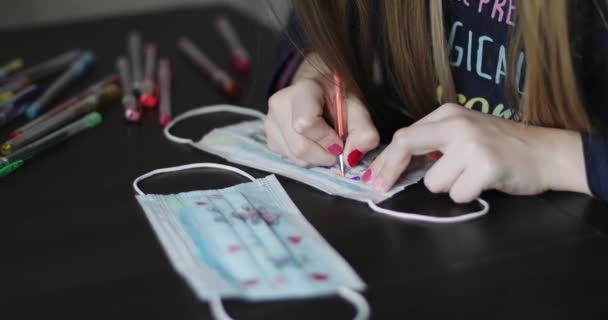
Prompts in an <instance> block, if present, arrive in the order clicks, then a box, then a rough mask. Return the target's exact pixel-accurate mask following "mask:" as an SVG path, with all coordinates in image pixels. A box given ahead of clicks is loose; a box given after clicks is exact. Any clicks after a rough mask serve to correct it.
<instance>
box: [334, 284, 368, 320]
mask: <svg viewBox="0 0 608 320" xmlns="http://www.w3.org/2000/svg"><path fill="white" fill-rule="evenodd" d="M338 295H340V297H342V298H343V299H344V300H346V301H348V302H350V304H352V305H353V306H355V309H356V310H357V314H355V317H354V318H353V319H354V320H367V319H369V318H370V316H371V311H370V308H369V304H368V303H367V300H365V298H364V297H363V296H362V295H361V294H360V293H359V292H357V291H355V290H353V289H351V288H347V287H342V288H339V289H338Z"/></svg>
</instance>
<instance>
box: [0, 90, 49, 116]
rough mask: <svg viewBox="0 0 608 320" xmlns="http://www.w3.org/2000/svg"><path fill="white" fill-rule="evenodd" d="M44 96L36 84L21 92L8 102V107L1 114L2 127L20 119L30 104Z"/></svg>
mask: <svg viewBox="0 0 608 320" xmlns="http://www.w3.org/2000/svg"><path fill="white" fill-rule="evenodd" d="M41 94H42V88H41V87H40V86H37V85H35V84H33V85H30V86H29V87H27V88H25V89H23V90H21V91H20V92H19V93H17V95H15V97H14V98H13V99H12V100H11V101H10V102H8V105H7V106H6V107H5V108H3V109H2V112H0V126H3V125H5V124H7V123H8V122H10V121H12V120H13V119H15V118H17V117H19V116H20V115H22V114H23V112H24V111H25V108H26V107H27V105H28V103H29V102H30V101H32V100H34V99H36V98H38V97H39V96H40V95H41Z"/></svg>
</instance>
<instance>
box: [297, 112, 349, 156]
mask: <svg viewBox="0 0 608 320" xmlns="http://www.w3.org/2000/svg"><path fill="white" fill-rule="evenodd" d="M310 103H311V102H310V101H306V100H297V101H294V102H293V108H292V114H291V126H292V128H293V131H295V133H297V134H299V135H302V136H303V137H305V138H307V139H309V140H311V141H313V142H315V143H316V144H318V145H319V146H320V147H321V148H322V149H324V150H326V151H327V152H329V153H330V154H333V156H334V157H336V156H338V155H339V154H340V153H342V141H341V140H340V137H338V134H337V133H336V132H335V131H334V129H333V128H332V127H330V126H329V124H327V122H326V121H325V118H324V117H323V108H322V107H312V108H311V106H310ZM314 103H315V104H322V103H323V102H321V101H315V102H314Z"/></svg>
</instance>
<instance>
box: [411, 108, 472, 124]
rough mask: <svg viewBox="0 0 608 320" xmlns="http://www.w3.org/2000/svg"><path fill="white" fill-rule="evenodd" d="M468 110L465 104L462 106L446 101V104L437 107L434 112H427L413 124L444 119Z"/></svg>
mask: <svg viewBox="0 0 608 320" xmlns="http://www.w3.org/2000/svg"><path fill="white" fill-rule="evenodd" d="M467 111H469V110H467V109H466V108H464V107H463V106H460V105H457V104H454V103H446V104H443V105H441V106H440V107H439V108H437V109H435V110H434V111H433V112H431V113H429V114H427V115H426V116H424V117H423V118H422V119H420V120H418V121H416V122H415V123H414V124H413V126H415V125H418V124H424V123H429V122H435V121H440V120H444V119H446V118H449V117H452V116H456V115H460V114H463V113H466V112H467Z"/></svg>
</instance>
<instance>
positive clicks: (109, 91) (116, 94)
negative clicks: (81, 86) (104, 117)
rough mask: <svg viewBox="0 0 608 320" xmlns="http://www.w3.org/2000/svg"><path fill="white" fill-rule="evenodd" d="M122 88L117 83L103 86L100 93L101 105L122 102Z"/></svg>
mask: <svg viewBox="0 0 608 320" xmlns="http://www.w3.org/2000/svg"><path fill="white" fill-rule="evenodd" d="M121 97H122V90H121V89H120V87H118V86H117V85H116V84H113V83H111V84H108V85H105V86H104V87H103V89H102V90H101V92H100V94H99V105H102V106H104V105H111V104H114V103H118V102H120V98H121Z"/></svg>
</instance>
